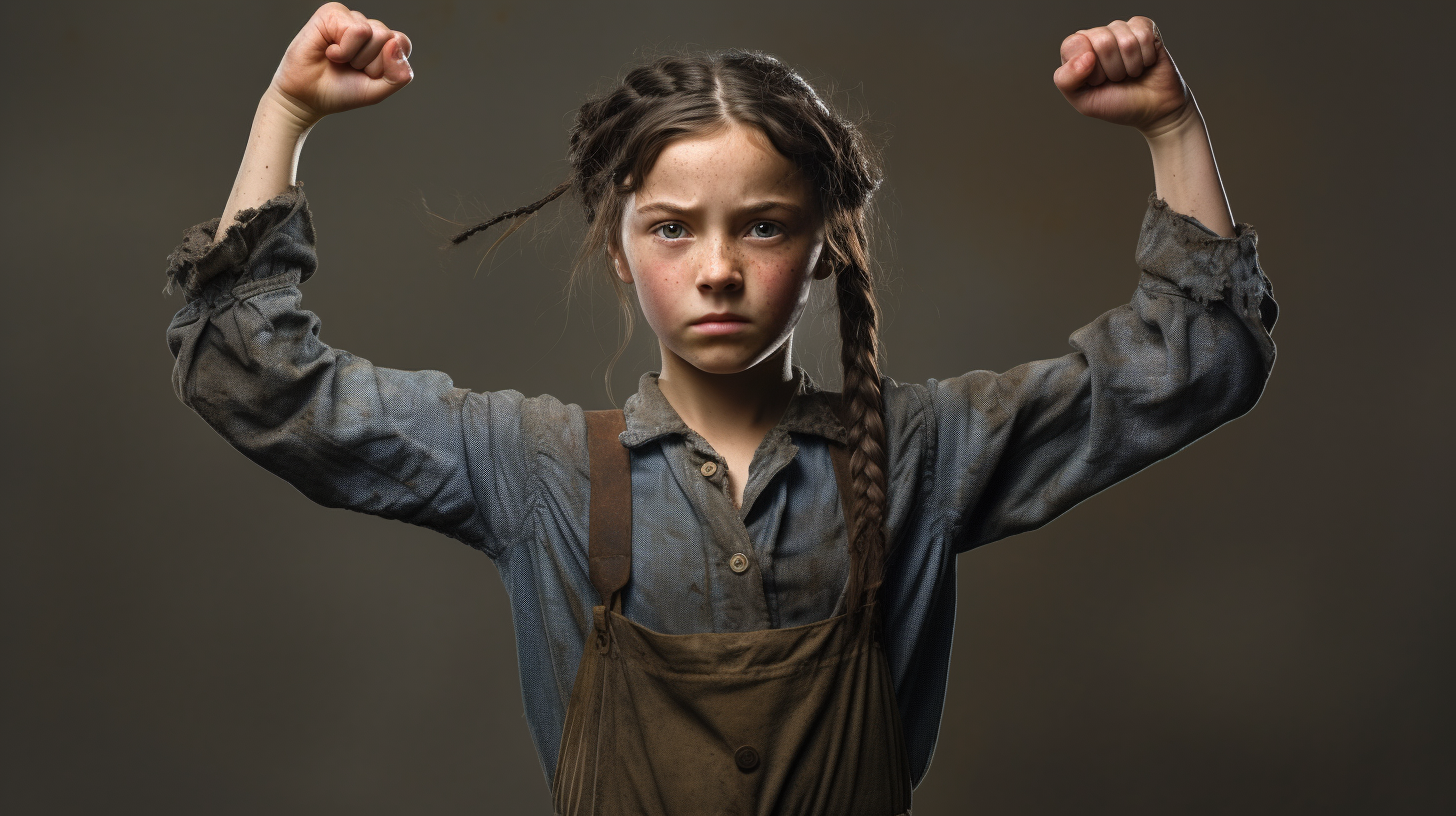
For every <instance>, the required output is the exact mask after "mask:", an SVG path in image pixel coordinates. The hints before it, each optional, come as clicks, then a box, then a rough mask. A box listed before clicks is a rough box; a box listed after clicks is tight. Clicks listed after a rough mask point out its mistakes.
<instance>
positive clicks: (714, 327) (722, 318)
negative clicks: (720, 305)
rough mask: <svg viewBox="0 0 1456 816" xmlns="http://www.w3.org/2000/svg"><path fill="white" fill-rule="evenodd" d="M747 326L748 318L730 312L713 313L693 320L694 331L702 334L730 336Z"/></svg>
mask: <svg viewBox="0 0 1456 816" xmlns="http://www.w3.org/2000/svg"><path fill="white" fill-rule="evenodd" d="M747 325H748V318H746V317H744V316H743V315H738V314H734V313H732V312H714V313H712V314H706V315H703V316H702V317H700V318H698V319H697V320H694V321H693V323H692V326H693V328H694V329H697V330H698V331H700V332H702V333H704V334H732V333H734V332H736V331H739V330H741V329H743V328H744V327H745V326H747Z"/></svg>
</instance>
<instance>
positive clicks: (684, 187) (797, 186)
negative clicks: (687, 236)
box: [636, 123, 814, 206]
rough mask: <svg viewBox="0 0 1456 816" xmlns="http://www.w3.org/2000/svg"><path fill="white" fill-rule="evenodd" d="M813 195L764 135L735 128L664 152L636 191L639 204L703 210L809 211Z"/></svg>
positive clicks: (681, 141) (749, 128) (677, 144)
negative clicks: (765, 206)
mask: <svg viewBox="0 0 1456 816" xmlns="http://www.w3.org/2000/svg"><path fill="white" fill-rule="evenodd" d="M813 195H814V191H813V189H812V186H811V184H810V183H809V181H808V179H807V178H805V177H804V175H803V174H802V173H801V172H799V170H798V168H797V167H795V166H794V163H793V162H791V161H789V160H788V159H787V158H786V157H785V156H784V155H783V154H782V153H779V152H778V150H776V149H775V148H774V146H773V144H772V143H771V142H769V140H768V137H767V136H765V135H764V134H763V131H761V130H759V129H758V128H755V127H752V126H749V125H743V124H738V123H734V124H731V125H728V126H726V127H723V128H720V129H718V130H716V131H713V132H712V133H708V134H705V135H701V136H687V137H683V138H681V139H678V140H676V141H674V142H672V143H671V144H669V145H668V146H667V147H665V148H663V150H662V153H660V154H659V155H658V157H657V161H656V162H655V163H654V164H653V165H652V169H651V170H650V171H648V173H647V177H646V178H645V179H643V184H642V187H641V188H640V189H639V190H638V191H637V195H636V203H637V205H638V206H642V205H645V204H648V203H651V202H654V201H658V200H670V201H673V202H675V203H678V204H700V205H701V204H709V203H713V202H729V201H734V200H738V201H741V200H745V199H762V198H765V197H773V198H784V199H788V200H791V201H793V202H795V203H798V204H801V205H804V206H807V205H809V204H811V203H812V201H811V199H812V198H813Z"/></svg>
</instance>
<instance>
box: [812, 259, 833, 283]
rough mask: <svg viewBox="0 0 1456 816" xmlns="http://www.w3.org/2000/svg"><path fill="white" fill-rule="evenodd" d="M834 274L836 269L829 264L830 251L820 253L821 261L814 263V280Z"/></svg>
mask: <svg viewBox="0 0 1456 816" xmlns="http://www.w3.org/2000/svg"><path fill="white" fill-rule="evenodd" d="M832 274H834V269H833V267H831V266H830V265H829V253H827V252H821V253H819V261H818V262H817V263H816V264H814V280H824V279H825V278H827V277H829V276H830V275H832Z"/></svg>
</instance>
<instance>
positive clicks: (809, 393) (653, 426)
mask: <svg viewBox="0 0 1456 816" xmlns="http://www.w3.org/2000/svg"><path fill="white" fill-rule="evenodd" d="M659 375H660V373H659V372H656V371H649V372H647V373H646V374H643V375H642V378H641V379H640V380H638V381H637V393H636V394H633V395H632V396H630V397H628V398H627V404H626V405H625V406H623V408H622V413H623V415H624V416H625V418H626V420H627V430H626V431H623V432H622V435H621V436H620V437H619V439H621V440H622V444H623V445H626V446H627V447H629V448H635V447H637V446H638V445H642V444H644V443H647V442H651V441H652V440H654V439H657V438H659V437H663V436H667V435H669V434H681V435H684V436H689V435H693V436H695V435H696V434H695V433H694V432H693V430H692V429H691V428H689V427H688V426H687V423H685V422H683V421H682V417H680V416H678V413H677V410H676V409H674V408H673V407H672V403H670V402H668V401H667V397H666V396H664V395H663V393H662V388H661V387H660V386H658V384H657V378H658V376H659ZM794 375H795V377H796V378H797V379H798V382H799V387H798V389H797V390H796V391H795V392H794V395H793V396H792V397H790V398H789V405H788V407H787V408H785V409H784V415H783V416H782V417H781V418H780V419H779V424H778V427H779V428H782V429H783V430H785V431H788V432H790V433H801V434H813V435H814V436H822V437H824V438H825V439H830V440H833V441H835V442H838V443H840V444H844V443H845V442H847V441H848V439H849V432H848V431H847V430H845V428H844V424H843V423H842V422H840V421H839V415H838V414H837V413H836V411H835V407H836V406H837V405H838V403H839V394H838V393H837V392H834V391H822V390H820V389H819V387H818V386H817V385H815V384H814V381H813V380H812V379H810V377H809V372H807V371H805V370H803V369H802V368H799V367H798V366H794Z"/></svg>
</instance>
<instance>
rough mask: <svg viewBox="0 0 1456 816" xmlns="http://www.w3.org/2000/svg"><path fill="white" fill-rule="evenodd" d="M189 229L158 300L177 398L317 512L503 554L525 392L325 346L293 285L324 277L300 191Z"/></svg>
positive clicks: (517, 516) (518, 489) (512, 514)
mask: <svg viewBox="0 0 1456 816" xmlns="http://www.w3.org/2000/svg"><path fill="white" fill-rule="evenodd" d="M216 229H217V219H214V220H212V221H209V222H206V223H203V224H199V225H197V226H195V227H193V228H191V229H190V230H188V231H187V232H186V234H185V236H184V239H183V243H182V244H181V246H179V247H178V248H177V250H176V251H175V252H173V254H172V255H171V257H170V258H169V259H168V263H169V266H168V270H167V278H168V282H167V291H169V292H170V291H172V290H174V289H180V290H181V292H182V294H183V296H184V297H185V299H186V301H187V302H186V305H185V306H183V307H182V309H181V310H180V311H178V312H177V313H176V315H175V316H174V317H173V319H172V322H171V324H170V325H169V326H168V327H167V345H168V347H169V348H170V349H171V352H172V355H173V357H174V358H175V364H174V367H173V371H172V384H173V388H174V389H175V391H176V394H177V396H178V398H179V399H181V400H182V402H183V403H185V404H186V405H187V406H188V407H190V408H192V409H193V410H194V411H196V412H197V413H198V415H200V416H201V417H202V418H203V419H204V420H205V421H206V422H207V423H208V424H209V425H210V426H212V428H213V429H214V430H216V431H217V432H218V433H219V434H221V435H222V437H223V438H224V439H226V440H227V441H228V442H229V443H231V444H232V446H233V447H235V448H237V449H238V450H239V451H241V452H242V453H243V454H244V455H246V456H247V457H248V458H249V459H251V460H253V461H254V462H256V463H257V464H259V465H261V466H263V467H264V468H266V469H267V470H269V471H271V472H272V473H274V474H277V475H278V476H280V477H282V478H283V479H285V480H287V481H288V482H289V483H290V484H292V485H293V486H294V487H296V488H298V490H299V491H301V492H302V493H303V494H304V495H305V496H307V497H308V498H310V499H312V500H313V501H315V502H317V503H319V504H321V505H324V506H326V507H339V508H346V509H349V510H355V511H358V512H362V513H369V514H371V515H376V516H382V517H384V518H389V519H397V520H400V521H404V522H407V523H410V524H416V525H419V526H422V527H427V528H429V529H432V530H436V531H438V532H441V533H444V534H445V535H447V536H450V537H451V538H455V539H458V540H460V541H463V542H465V543H467V544H469V545H471V546H473V547H476V548H478V549H481V550H484V551H485V552H487V553H489V554H490V555H491V556H493V557H494V556H498V555H500V554H501V552H502V550H503V548H504V547H505V545H506V543H507V542H509V541H511V540H513V539H514V538H516V537H517V536H518V534H519V530H520V528H521V526H522V525H523V523H524V516H525V513H526V505H527V497H526V496H525V494H524V490H525V484H526V481H527V480H526V479H524V478H523V475H524V471H525V466H524V462H523V455H522V450H521V448H522V446H521V440H520V427H521V423H520V415H521V405H522V402H523V400H522V396H521V394H519V393H517V392H514V391H500V392H494V393H485V394H481V393H475V392H472V391H469V390H466V389H461V388H456V387H455V385H454V383H453V382H452V381H451V379H450V378H449V377H448V376H446V375H445V374H443V373H441V372H439V371H400V370H395V369H389V368H383V367H380V366H376V365H373V364H372V363H370V362H369V361H368V360H365V359H363V358H361V357H358V356H355V355H353V354H350V353H349V352H347V351H343V350H341V349H336V348H332V347H330V346H328V345H326V344H325V343H324V342H323V341H322V340H320V339H319V329H320V320H319V318H318V316H317V315H315V314H314V313H313V312H310V311H307V310H305V309H303V308H302V307H301V306H300V301H301V298H302V294H301V292H300V291H299V285H300V284H301V283H303V282H304V281H307V280H308V279H309V278H311V277H312V276H313V275H314V273H315V271H316V269H317V265H318V263H317V255H316V253H315V249H314V230H313V223H312V218H311V215H310V213H309V209H308V204H307V201H306V200H305V198H304V195H303V190H302V188H301V186H294V187H290V188H289V189H288V190H286V191H285V192H284V193H282V194H281V195H279V196H278V197H277V198H274V199H272V200H271V201H269V202H267V203H265V204H264V205H262V206H261V207H259V208H257V209H254V210H245V211H244V212H243V213H241V214H240V215H239V219H238V223H237V224H235V225H233V226H232V227H230V228H229V230H228V232H227V234H226V235H225V236H224V237H223V239H222V240H221V241H217V242H214V240H213V239H214V236H215V232H216Z"/></svg>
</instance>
